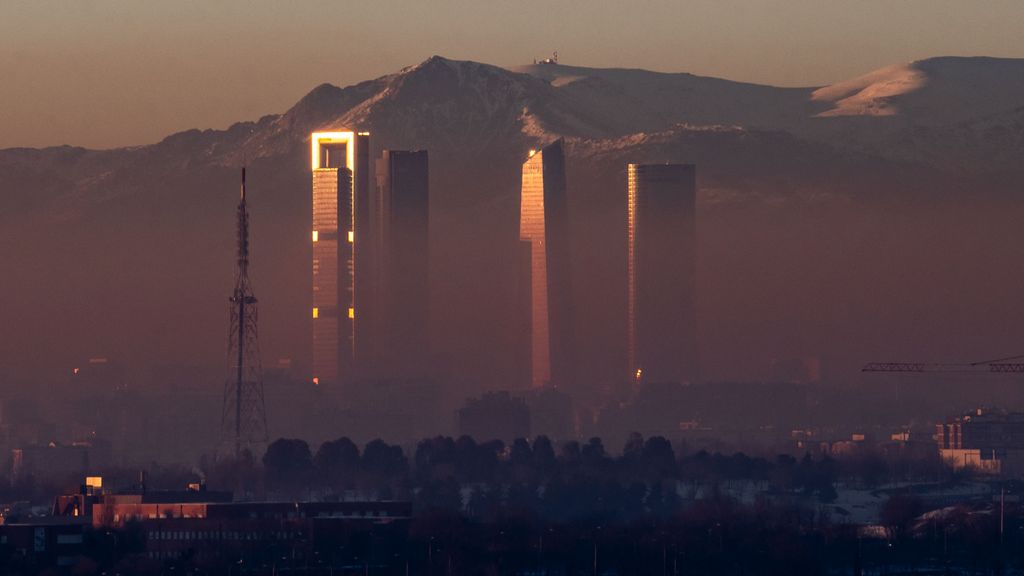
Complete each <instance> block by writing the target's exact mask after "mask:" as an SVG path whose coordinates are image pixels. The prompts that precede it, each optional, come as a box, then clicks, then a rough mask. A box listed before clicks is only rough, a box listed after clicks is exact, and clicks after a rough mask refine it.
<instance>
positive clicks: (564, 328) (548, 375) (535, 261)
mask: <svg viewBox="0 0 1024 576" xmlns="http://www.w3.org/2000/svg"><path fill="white" fill-rule="evenodd" d="M519 239H520V241H522V242H525V243H529V252H530V254H529V256H530V263H529V269H528V274H529V282H527V283H526V284H527V286H529V291H530V294H529V298H528V300H529V308H530V310H529V364H530V370H529V372H530V385H531V386H533V387H539V386H546V385H555V386H569V385H571V383H572V380H573V377H572V374H573V360H572V357H573V354H574V343H573V337H572V334H573V327H572V323H573V317H572V292H571V280H570V278H571V274H570V268H569V207H568V198H567V196H566V181H565V152H564V151H563V146H562V141H561V140H557V141H555V142H553V143H552V144H549V145H547V146H545V147H544V148H542V149H541V150H536V151H531V153H530V157H529V159H527V161H526V162H524V163H523V178H522V193H521V204H520V212H519Z"/></svg>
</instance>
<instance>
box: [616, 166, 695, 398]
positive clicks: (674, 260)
mask: <svg viewBox="0 0 1024 576" xmlns="http://www.w3.org/2000/svg"><path fill="white" fill-rule="evenodd" d="M627 173H628V174H627V175H628V180H629V183H628V186H629V189H628V197H627V243H628V262H627V271H628V284H627V291H628V295H629V298H628V356H629V368H630V376H631V378H633V379H634V380H635V382H636V383H639V382H640V380H641V379H642V380H643V381H644V382H663V383H664V382H689V381H693V380H694V379H696V377H697V374H698V367H697V331H696V301H695V300H696V299H695V291H696V242H697V238H696V218H695V207H696V193H697V185H696V170H695V168H694V166H693V165H691V164H630V165H629V166H628V168H627Z"/></svg>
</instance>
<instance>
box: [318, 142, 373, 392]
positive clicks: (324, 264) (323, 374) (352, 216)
mask: <svg viewBox="0 0 1024 576" xmlns="http://www.w3.org/2000/svg"><path fill="white" fill-rule="evenodd" d="M310 162H311V167H312V177H313V178H312V180H313V182H312V184H313V214H312V216H313V226H312V228H313V286H312V287H313V306H314V311H315V312H314V318H316V319H317V321H316V322H314V323H313V372H314V373H315V374H317V378H318V380H322V382H323V383H324V384H325V385H336V384H339V383H341V382H342V381H343V380H344V379H345V378H347V377H349V376H350V375H351V374H352V371H353V370H354V367H355V364H356V358H357V351H358V350H359V349H360V348H361V346H363V344H364V343H363V342H361V340H362V339H361V338H358V337H357V335H358V334H359V333H360V332H361V330H362V329H361V328H360V327H359V326H357V324H356V322H355V317H354V314H352V313H351V311H352V310H354V309H355V307H356V305H357V301H359V300H361V299H363V298H365V297H367V296H368V295H369V292H370V290H369V285H368V284H367V283H366V280H367V279H366V278H363V277H362V276H365V274H362V275H360V274H357V272H359V271H360V270H362V269H363V267H364V264H365V262H367V259H366V257H365V256H366V255H365V254H363V253H362V252H361V249H360V248H358V247H356V245H355V243H354V242H353V240H354V239H355V233H356V231H357V230H360V229H362V228H363V227H365V226H367V224H368V222H369V209H370V198H369V185H368V178H369V176H370V175H369V136H368V134H366V133H362V132H360V133H356V132H351V131H341V132H314V133H313V134H311V136H310ZM343 239H347V241H345V240H343ZM342 310H349V311H350V313H349V314H348V315H346V314H345V313H344V312H342Z"/></svg>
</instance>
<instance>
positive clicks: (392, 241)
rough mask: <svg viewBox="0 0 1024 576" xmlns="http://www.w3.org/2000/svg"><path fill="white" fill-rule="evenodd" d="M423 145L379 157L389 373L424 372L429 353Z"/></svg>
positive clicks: (384, 358) (384, 359)
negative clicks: (419, 148)
mask: <svg viewBox="0 0 1024 576" xmlns="http://www.w3.org/2000/svg"><path fill="white" fill-rule="evenodd" d="M429 176H430V174H429V167H428V160H427V151H426V150H417V151H408V150H384V151H383V153H382V155H381V158H380V160H379V161H378V162H377V206H376V208H377V210H376V216H377V221H376V225H377V234H376V235H375V236H376V238H377V239H378V246H377V256H378V257H377V259H376V261H377V264H378V266H377V270H378V278H379V284H378V287H379V289H378V294H380V295H381V299H380V303H381V305H380V306H378V310H377V314H376V318H377V319H378V321H379V322H378V324H379V329H378V331H377V334H376V335H377V337H378V338H379V340H378V342H379V346H378V349H379V351H380V353H381V354H380V357H379V358H378V360H379V361H380V364H381V366H382V370H383V371H384V372H385V375H386V376H389V377H422V376H424V375H425V372H426V368H427V362H428V358H429V351H430V346H429V336H428V331H429V321H428V316H429V303H430V235H429V217H430V185H429V179H430V178H429Z"/></svg>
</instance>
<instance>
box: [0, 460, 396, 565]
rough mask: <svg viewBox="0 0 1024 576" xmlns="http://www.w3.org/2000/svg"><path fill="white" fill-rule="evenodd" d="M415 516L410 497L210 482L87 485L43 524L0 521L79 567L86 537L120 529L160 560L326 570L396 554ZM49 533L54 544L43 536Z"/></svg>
mask: <svg viewBox="0 0 1024 576" xmlns="http://www.w3.org/2000/svg"><path fill="white" fill-rule="evenodd" d="M90 480H91V479H90ZM411 518H412V504H411V503H410V502H397V501H344V502H295V501H283V502H235V501H233V500H232V494H231V493H230V492H214V491H207V490H206V487H205V486H204V485H202V484H192V485H190V486H189V489H188V490H180V491H175V490H171V491H166V490H155V491H147V490H146V489H145V488H144V487H143V486H140V487H138V488H136V489H132V490H128V491H124V492H118V493H110V492H104V491H103V490H102V488H100V487H98V486H93V485H90V484H86V485H84V486H82V489H81V491H80V493H78V494H70V495H66V496H59V497H57V498H56V500H55V501H54V506H53V515H52V516H50V517H48V518H47V519H46V520H45V525H44V524H40V523H39V522H37V523H36V525H34V526H33V525H28V527H27V528H25V529H24V530H20V529H19V526H20V525H16V526H2V525H0V535H2V536H4V537H6V540H5V541H4V543H7V542H8V541H12V540H13V542H12V543H14V544H16V545H17V546H20V547H21V548H24V552H25V554H30V553H32V552H33V551H34V552H36V553H38V552H40V551H41V549H42V551H44V552H51V554H50V555H51V556H53V558H42V559H39V564H42V565H46V564H50V565H52V564H57V565H71V564H73V562H74V561H75V560H77V558H76V555H77V554H78V553H81V547H82V542H83V535H87V534H88V533H89V532H90V530H91V531H92V532H93V533H98V532H104V531H109V530H117V531H120V532H121V538H132V539H134V540H135V541H134V542H131V543H126V545H125V547H126V548H130V547H132V546H135V547H137V548H139V550H137V551H136V552H137V553H141V555H142V556H144V557H146V558H149V559H152V560H187V561H190V562H196V563H199V564H201V565H203V566H207V567H210V568H214V567H218V566H222V565H225V564H227V565H230V564H236V565H244V566H249V567H250V569H255V567H259V566H265V567H268V568H270V567H273V568H272V570H273V573H277V571H279V570H281V569H288V568H289V567H290V569H294V568H295V567H296V566H313V567H316V568H318V569H320V570H322V571H323V572H325V573H326V572H327V571H333V570H335V569H339V568H342V567H343V566H344V565H345V564H346V563H351V561H352V557H353V556H360V557H361V558H362V561H361V562H360V564H361V565H365V564H366V563H367V562H369V563H370V564H371V565H375V564H379V563H384V562H394V556H395V555H394V552H395V551H397V550H400V549H401V547H400V546H401V543H402V542H404V539H405V535H406V532H407V529H408V522H409V520H410V519H411ZM22 532H26V533H27V534H28V536H25V537H21V534H22ZM40 534H42V535H43V537H44V538H50V539H52V542H49V541H46V542H42V543H40V542H39V539H40V536H39V535H40ZM51 534H52V537H51ZM33 537H34V538H35V540H36V542H35V543H34V544H33V542H32V538H33ZM93 539H95V538H93ZM368 540H376V542H369V541H368ZM395 546H398V548H396V549H395V550H390V548H392V547H395ZM357 547H361V548H364V550H356V548H357ZM14 551H15V552H18V548H16V549H15V550H14ZM25 554H23V555H25ZM361 567H362V566H361ZM272 570H270V569H268V570H263V573H271V571H272Z"/></svg>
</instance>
